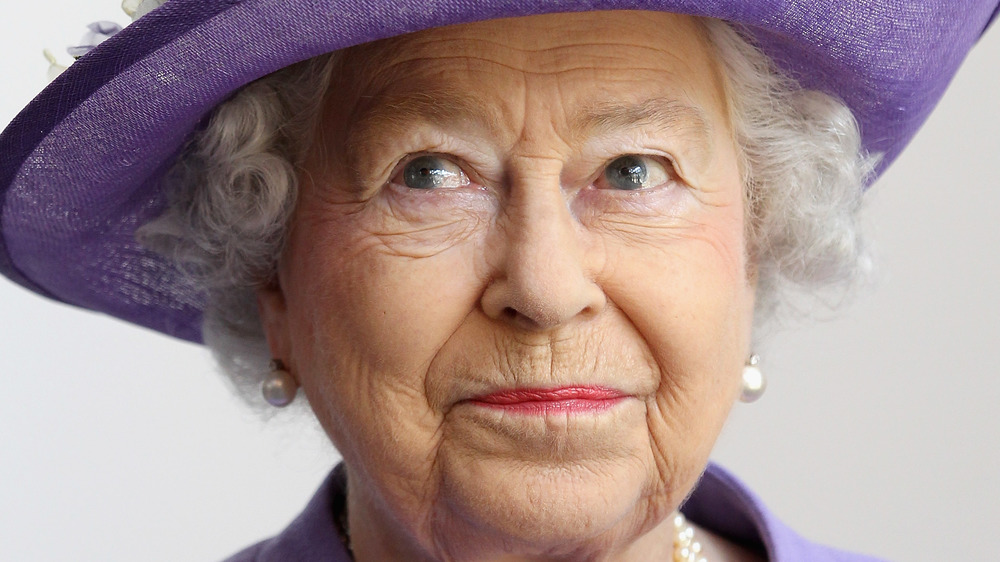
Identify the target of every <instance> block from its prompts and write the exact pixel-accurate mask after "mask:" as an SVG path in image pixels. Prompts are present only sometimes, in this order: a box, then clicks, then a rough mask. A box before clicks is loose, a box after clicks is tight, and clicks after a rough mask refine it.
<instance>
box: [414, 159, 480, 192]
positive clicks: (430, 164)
mask: <svg viewBox="0 0 1000 562" xmlns="http://www.w3.org/2000/svg"><path fill="white" fill-rule="evenodd" d="M402 183H403V185H405V186H406V187H409V188H412V189H449V188H452V189H453V188H456V187H462V186H465V185H468V184H469V178H468V177H467V176H466V175H465V172H463V171H462V168H460V167H459V166H458V165H457V164H455V163H454V162H452V161H450V160H447V159H445V158H441V157H440V156H431V155H427V156H418V157H417V158H414V159H413V160H410V161H409V162H407V164H406V166H404V167H403V182H402Z"/></svg>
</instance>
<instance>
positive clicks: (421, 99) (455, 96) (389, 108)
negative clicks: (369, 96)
mask: <svg viewBox="0 0 1000 562" xmlns="http://www.w3.org/2000/svg"><path fill="white" fill-rule="evenodd" d="M415 122H424V123H430V124H434V125H456V126H461V125H470V124H472V125H476V126H478V127H479V128H484V129H486V130H487V131H489V133H490V134H491V135H493V136H494V137H502V136H504V135H505V134H506V133H505V131H504V128H503V123H504V119H503V116H502V115H501V114H500V111H499V110H498V109H497V108H493V107H490V108H487V107H484V106H483V104H481V103H479V102H478V101H477V100H475V99H473V98H470V97H469V96H467V95H462V94H459V93H457V92H451V91H448V90H436V91H433V92H417V93H408V94H406V95H405V96H392V97H387V98H383V99H380V100H378V102H377V103H376V104H375V106H374V107H372V108H371V109H370V110H369V111H366V112H364V113H363V115H362V116H361V117H360V118H359V119H358V120H357V121H355V122H354V123H353V124H352V125H351V130H352V131H351V134H350V139H349V140H350V141H352V142H358V143H364V142H365V139H364V137H365V136H367V135H366V133H367V132H368V131H372V130H377V129H383V128H388V129H389V130H392V129H397V128H405V127H408V126H410V125H412V124H413V123H415Z"/></svg>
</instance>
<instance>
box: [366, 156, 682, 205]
mask: <svg viewBox="0 0 1000 562" xmlns="http://www.w3.org/2000/svg"><path fill="white" fill-rule="evenodd" d="M423 157H435V158H440V159H442V160H445V161H447V162H449V163H450V164H452V165H454V166H455V167H456V168H458V170H459V171H461V173H462V174H464V176H465V179H466V180H467V182H468V183H467V184H466V185H462V186H459V187H455V188H416V187H410V186H408V185H406V183H405V180H402V181H400V180H397V178H400V176H401V175H402V174H404V172H405V170H406V166H408V165H409V164H411V163H412V162H414V161H415V160H417V159H419V158H423ZM627 157H634V158H637V159H642V160H646V161H652V162H655V163H657V164H659V165H660V167H662V169H663V171H664V172H665V175H666V179H665V181H663V182H662V183H658V184H656V185H654V186H652V187H650V188H648V189H646V188H643V189H635V190H629V189H614V188H601V187H598V184H599V183H601V180H602V179H603V178H604V176H605V174H606V173H607V171H608V168H609V166H611V165H612V164H613V163H614V162H616V161H617V160H621V159H623V158H627ZM473 170H475V168H474V167H473V166H470V165H469V164H468V163H467V162H466V161H465V160H464V159H462V158H460V157H457V156H455V155H454V154H449V153H442V152H414V153H410V154H406V155H405V156H403V157H402V158H400V159H399V160H398V161H397V163H396V164H395V165H394V166H393V167H392V168H391V172H390V174H389V179H388V180H387V182H386V183H387V184H394V185H397V186H398V187H399V188H401V189H404V190H407V191H427V192H433V191H442V190H444V191H449V190H453V189H458V188H464V187H477V188H479V189H487V187H486V186H487V185H488V183H487V182H484V181H483V180H482V178H481V177H480V176H479V175H478V174H477V173H475V172H474V171H473ZM400 179H402V178H400ZM673 183H683V179H682V178H681V175H680V173H679V171H678V169H677V165H676V163H675V161H674V160H673V158H671V157H669V156H666V155H663V154H648V153H645V154H644V153H624V154H617V155H615V156H613V157H611V158H609V159H607V160H606V161H604V163H603V164H601V166H600V167H599V168H598V169H597V170H596V171H595V172H594V173H593V174H591V176H590V178H589V180H587V181H586V186H585V189H600V190H601V191H608V192H619V193H621V194H623V195H626V196H629V195H632V196H634V195H638V194H640V193H648V192H650V191H656V190H657V188H659V187H661V186H663V185H668V184H673Z"/></svg>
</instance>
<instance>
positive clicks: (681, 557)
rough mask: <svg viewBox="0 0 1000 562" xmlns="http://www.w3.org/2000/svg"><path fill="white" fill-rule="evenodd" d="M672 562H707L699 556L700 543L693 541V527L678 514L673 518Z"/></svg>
mask: <svg viewBox="0 0 1000 562" xmlns="http://www.w3.org/2000/svg"><path fill="white" fill-rule="evenodd" d="M673 562H708V561H707V560H705V557H704V556H702V555H701V543H700V542H698V541H696V540H694V527H692V526H691V525H688V524H687V519H685V518H684V516H683V515H681V514H680V513H678V514H677V515H675V516H674V557H673Z"/></svg>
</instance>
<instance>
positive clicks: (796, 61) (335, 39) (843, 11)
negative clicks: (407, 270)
mask: <svg viewBox="0 0 1000 562" xmlns="http://www.w3.org/2000/svg"><path fill="white" fill-rule="evenodd" d="M612 9H614V10H624V9H628V10H658V11H669V12H675V13H682V14H690V15H697V16H706V17H713V18H719V19H723V20H727V21H730V22H734V23H738V24H742V25H743V26H745V29H746V30H747V32H748V33H749V34H750V35H752V37H751V39H753V40H754V41H755V42H756V43H757V44H758V45H759V46H760V47H761V48H762V49H763V50H764V52H766V53H767V54H768V55H769V56H771V58H772V59H774V61H775V62H776V63H777V64H778V66H779V67H780V68H781V69H783V70H784V71H785V72H787V73H788V74H789V75H791V76H792V77H794V78H796V79H797V80H798V81H799V82H800V83H801V84H802V85H803V86H804V87H806V88H814V89H819V90H823V91H826V92H828V93H831V94H833V95H835V96H837V97H839V98H840V99H841V100H843V101H844V102H845V103H846V104H847V106H848V107H850V108H851V109H852V110H853V111H854V114H855V116H856V118H857V119H858V122H859V124H860V126H861V132H862V138H863V142H864V146H865V148H866V149H867V150H868V151H870V152H872V153H881V154H883V159H882V163H881V168H880V171H881V169H884V167H885V166H887V165H888V164H889V163H890V162H891V161H892V160H893V159H894V158H895V157H896V156H897V155H898V154H899V152H900V151H901V150H902V149H903V147H904V146H905V145H906V144H907V143H908V142H909V140H910V139H911V138H912V136H913V134H914V133H915V132H916V130H917V129H918V128H919V127H920V125H921V124H922V123H923V122H924V120H925V119H926V117H927V115H928V114H929V113H930V111H931V110H932V109H933V107H934V105H935V104H936V103H937V101H938V100H939V99H940V97H941V95H942V93H943V92H944V89H945V87H946V86H947V84H948V82H949V81H950V80H951V77H952V76H953V75H954V73H955V71H956V70H957V69H958V67H959V65H960V64H961V62H962V60H963V59H964V57H965V55H966V53H967V52H968V50H969V49H970V48H971V46H972V45H973V44H974V43H975V41H976V40H977V39H978V38H979V36H980V35H981V33H982V32H983V30H984V29H985V28H986V26H987V25H988V23H989V22H990V21H991V20H992V18H993V17H994V16H995V14H996V12H997V9H998V1H997V0H965V1H962V0H875V1H865V2H849V3H830V4H828V3H820V2H805V1H789V2H785V1H776V0H769V1H761V2H747V1H746V0H713V1H706V0H660V1H655V0H588V1H578V2H572V3H569V2H560V1H550V2H538V1H526V0H380V1H379V0H322V1H317V0H243V1H240V0H213V1H206V0H170V1H169V2H168V3H166V4H165V5H164V6H162V7H161V8H159V9H157V10H155V11H154V12H152V13H150V14H148V15H147V16H145V17H143V18H142V19H140V20H139V21H137V22H135V23H134V24H132V25H130V26H128V27H127V28H125V30H124V31H122V32H121V33H119V34H117V35H116V36H114V37H112V38H111V39H109V40H107V41H105V42H104V43H102V44H101V45H99V46H98V47H97V48H96V49H94V50H93V51H92V52H90V53H89V54H87V55H86V56H84V57H82V58H81V59H80V60H79V61H77V62H76V63H75V64H73V65H72V66H71V67H70V68H69V69H68V70H67V71H66V72H64V73H63V74H62V75H61V76H60V77H59V78H57V79H56V80H55V81H54V82H53V83H52V84H51V85H50V86H49V87H48V88H46V90H45V91H43V92H42V93H41V94H40V95H39V96H38V97H37V98H36V99H35V100H34V101H33V102H32V103H31V104H30V105H29V106H28V107H27V108H26V109H25V110H24V111H23V112H22V113H21V114H20V115H18V117H17V118H16V119H15V120H14V121H13V122H12V123H11V124H10V126H9V127H8V128H7V129H6V130H5V131H4V132H3V134H2V136H0V226H2V229H0V272H3V273H4V274H5V275H7V276H8V277H10V278H11V279H13V280H14V281H16V282H18V283H20V284H22V285H24V286H25V287H27V288H29V289H31V290H33V291H35V292H38V293H40V294H43V295H46V296H48V297H50V298H53V299H56V300H60V301H63V302H66V303H70V304H73V305H76V306H81V307H84V308H88V309H92V310H97V311H101V312H105V313H107V314H111V315H113V316H117V317H119V318H122V319H125V320H127V321H129V322H133V323H136V324H139V325H142V326H146V327H149V328H152V329H154V330H158V331H160V332H163V333H166V334H170V335H172V336H176V337H179V338H183V339H186V340H190V341H196V342H197V341H201V317H202V312H201V311H202V307H203V305H204V300H205V295H204V292H203V291H202V290H201V289H200V288H199V287H198V286H196V285H193V284H192V283H190V282H189V281H187V280H185V279H184V277H183V276H182V275H180V274H179V272H177V271H176V270H175V269H174V268H173V267H172V266H171V265H170V264H169V263H167V262H166V261H165V260H163V259H162V258H161V257H159V256H157V255H155V254H153V253H151V252H149V251H147V250H145V249H144V248H142V247H141V246H139V244H138V243H137V242H136V241H135V230H136V228H137V227H138V226H140V225H142V224H143V223H145V222H147V221H148V220H150V219H151V218H153V217H155V216H157V215H158V214H159V213H160V212H161V211H162V210H163V208H164V205H165V197H164V194H163V193H162V190H161V189H160V183H161V180H162V177H163V175H164V174H165V173H166V171H167V170H168V169H169V168H170V166H171V165H172V163H173V161H174V160H175V158H176V157H177V155H178V154H179V152H180V151H181V150H182V148H183V146H184V143H185V142H186V140H187V139H188V138H189V137H190V135H191V134H192V132H193V131H194V130H195V129H196V128H197V126H198V124H199V123H200V122H202V120H203V119H204V118H205V116H206V115H208V114H209V113H210V112H211V111H212V109H213V108H214V107H215V106H216V105H218V104H219V103H220V102H221V101H223V100H225V99H226V98H227V97H228V96H230V95H231V94H232V93H233V92H234V91H235V90H237V89H239V88H240V87H242V86H244V85H245V84H247V83H249V82H251V81H253V80H255V79H257V78H260V77H261V76H264V75H267V74H269V73H271V72H273V71H275V70H278V69H280V68H283V67H285V66H287V65H289V64H292V63H295V62H298V61H301V60H304V59H307V58H310V57H313V56H316V55H319V54H322V53H326V52H330V51H333V50H337V49H340V48H344V47H348V46H351V45H356V44H360V43H364V42H368V41H373V40H376V39H381V38H385V37H391V36H396V35H400V34H403V33H408V32H413V31H419V30H422V29H427V28H431V27H438V26H442V25H450V24H458V23H465V22H470V21H478V20H486V19H496V18H504V17H517V16H526V15H533V14H541V13H551V12H560V11H594V10H612Z"/></svg>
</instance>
